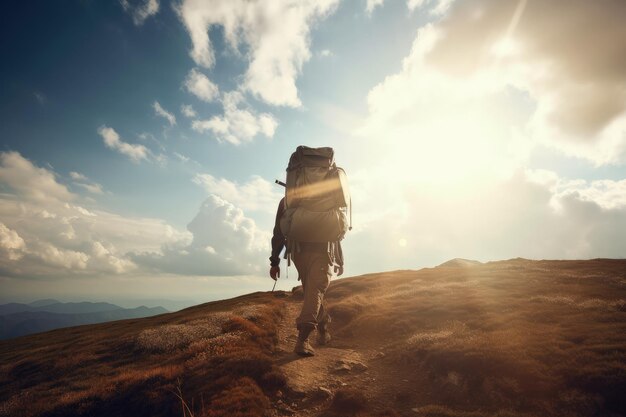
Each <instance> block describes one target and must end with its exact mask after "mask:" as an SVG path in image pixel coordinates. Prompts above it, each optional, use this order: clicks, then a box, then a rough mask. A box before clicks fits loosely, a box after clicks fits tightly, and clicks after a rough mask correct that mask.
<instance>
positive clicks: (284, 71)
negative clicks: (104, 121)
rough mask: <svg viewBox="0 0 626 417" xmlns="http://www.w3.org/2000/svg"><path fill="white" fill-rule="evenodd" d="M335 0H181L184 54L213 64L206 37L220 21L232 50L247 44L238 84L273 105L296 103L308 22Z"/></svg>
mask: <svg viewBox="0 0 626 417" xmlns="http://www.w3.org/2000/svg"><path fill="white" fill-rule="evenodd" d="M337 3H338V0H323V1H315V0H305V1H301V2H292V1H290V0H267V1H245V0H214V1H200V0H183V1H182V3H181V4H180V5H179V6H178V13H179V16H180V18H181V20H182V21H183V23H184V24H185V27H186V28H187V31H188V32H189V35H190V37H191V41H192V43H193V47H192V49H191V52H190V55H191V57H192V58H193V60H194V61H195V62H196V64H198V65H201V66H203V67H205V68H211V67H213V66H214V65H215V51H214V49H213V45H212V43H211V39H210V37H209V29H210V28H211V27H212V26H222V27H223V28H224V36H225V38H226V41H227V42H228V44H229V45H230V46H231V48H233V49H234V50H235V51H238V50H239V46H240V45H245V46H246V47H247V54H246V58H247V60H248V63H249V65H248V69H247V70H246V73H245V75H244V81H243V88H244V89H245V90H247V91H250V92H252V93H253V94H254V95H255V96H256V97H259V98H261V99H262V100H264V101H265V102H267V103H269V104H273V105H280V106H292V107H298V106H300V105H301V103H300V99H299V98H298V90H297V87H296V78H297V76H298V74H299V73H300V72H301V70H302V66H303V64H304V63H305V62H307V61H308V60H309V59H310V56H311V53H310V50H309V46H310V37H309V32H310V29H311V26H312V25H313V24H315V23H316V22H317V21H319V20H321V19H323V18H325V17H326V16H328V15H329V14H330V13H332V12H333V11H334V8H335V6H336V5H337Z"/></svg>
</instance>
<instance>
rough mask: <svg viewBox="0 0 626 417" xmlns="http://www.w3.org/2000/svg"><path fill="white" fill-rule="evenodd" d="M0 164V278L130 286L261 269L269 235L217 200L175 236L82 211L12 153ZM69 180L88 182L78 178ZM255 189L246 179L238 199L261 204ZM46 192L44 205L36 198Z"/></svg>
mask: <svg viewBox="0 0 626 417" xmlns="http://www.w3.org/2000/svg"><path fill="white" fill-rule="evenodd" d="M16 161H17V162H16ZM0 162H1V163H0V173H2V175H1V176H0V181H1V182H0V187H2V188H3V189H4V190H5V192H4V193H3V194H0V218H1V219H2V221H1V222H0V276H4V277H13V278H14V279H20V278H23V277H28V278H42V277H43V278H55V279H56V278H59V277H72V276H73V277H80V278H83V279H87V278H89V277H96V276H98V277H106V279H112V278H110V277H112V276H115V275H122V276H125V277H128V278H129V280H130V281H132V277H134V276H136V275H141V274H143V275H147V274H151V275H154V276H160V275H167V274H176V275H202V276H232V275H244V274H248V275H249V274H256V275H258V274H259V273H260V268H261V266H265V265H266V264H267V262H266V261H267V256H269V240H270V235H269V232H268V231H265V230H260V229H259V228H258V227H257V225H256V223H255V221H254V220H252V219H251V218H249V217H247V216H246V215H245V214H244V212H243V210H242V209H241V208H239V207H237V206H235V205H234V204H232V203H230V202H228V201H226V200H224V199H223V198H220V197H218V196H215V195H210V196H209V197H208V198H207V199H206V201H205V202H204V203H203V204H202V206H201V207H200V210H199V212H198V214H197V215H196V216H195V218H194V219H193V220H192V221H191V222H190V223H189V225H188V227H187V228H188V231H180V230H177V229H175V228H174V227H172V226H170V225H169V224H167V223H166V222H164V221H163V220H159V219H151V218H132V217H126V216H120V215H118V214H115V213H111V212H107V211H104V210H100V209H98V208H92V207H90V208H85V207H82V206H81V205H79V204H78V203H77V201H79V200H80V198H79V196H77V195H74V194H72V193H71V192H69V191H67V189H66V188H64V186H62V185H61V184H59V183H58V182H56V180H55V175H54V173H53V172H51V171H49V170H48V169H45V168H38V167H36V166H35V165H33V164H32V162H30V161H29V160H27V159H25V158H23V157H22V156H21V155H19V154H18V153H9V154H7V153H4V154H0ZM70 177H72V178H74V179H76V180H81V181H85V179H86V178H87V177H85V176H84V175H83V174H80V173H77V172H74V173H72V174H70ZM46 178H48V179H51V180H49V181H45V179H46ZM41 179H44V181H41V182H39V181H38V180H41ZM24 184H29V187H26V186H25V185H24ZM254 184H258V185H259V186H261V187H267V184H263V183H262V181H261V180H260V179H257V178H252V179H251V181H250V183H248V184H245V185H244V186H243V187H242V190H243V192H244V193H247V194H248V195H249V196H250V197H254V196H255V195H256V196H259V198H262V192H261V191H255V190H253V189H252V187H253V186H254ZM226 189H227V187H226ZM54 190H57V191H56V193H54ZM59 190H64V191H63V192H60V191H59ZM50 191H53V195H50V196H48V198H46V199H41V198H40V197H39V196H40V195H43V194H46V193H47V192H50ZM252 204H253V203H249V205H250V206H251V207H252ZM258 204H259V207H257V208H258V209H260V210H262V209H263V208H262V207H261V206H260V204H261V202H258ZM274 204H276V201H274ZM103 279H104V278H103Z"/></svg>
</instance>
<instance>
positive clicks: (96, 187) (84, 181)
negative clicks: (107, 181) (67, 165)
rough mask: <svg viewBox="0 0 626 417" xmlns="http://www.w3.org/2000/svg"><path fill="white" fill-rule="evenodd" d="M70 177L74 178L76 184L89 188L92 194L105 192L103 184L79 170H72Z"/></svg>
mask: <svg viewBox="0 0 626 417" xmlns="http://www.w3.org/2000/svg"><path fill="white" fill-rule="evenodd" d="M70 178H72V180H74V185H76V186H78V187H80V188H83V189H85V190H87V191H88V192H90V193H92V194H103V193H104V191H103V190H102V186H101V185H100V184H98V183H95V182H93V181H91V180H90V179H89V178H87V177H86V176H85V175H83V174H81V173H78V172H73V171H72V172H70Z"/></svg>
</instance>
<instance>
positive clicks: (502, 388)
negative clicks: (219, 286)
mask: <svg viewBox="0 0 626 417" xmlns="http://www.w3.org/2000/svg"><path fill="white" fill-rule="evenodd" d="M625 278H626V261H612V260H594V261H534V262H533V261H527V260H511V261H507V262H493V263H490V264H485V265H478V266H472V267H446V268H433V269H423V270H420V271H397V272H395V273H386V274H379V275H371V276H364V277H360V278H358V279H348V280H339V281H336V282H335V283H333V285H332V286H331V288H330V289H329V292H328V300H329V302H330V308H329V310H330V312H331V315H333V319H336V320H335V321H334V324H336V325H337V326H339V329H338V331H337V335H338V338H340V339H342V340H343V341H344V343H345V344H347V345H348V346H349V345H350V344H351V343H352V342H354V345H355V346H359V347H360V348H372V349H376V350H381V351H384V352H385V354H386V355H385V358H384V359H383V360H382V361H381V365H380V366H381V367H382V368H381V369H384V370H385V372H389V373H390V374H392V375H395V376H396V378H395V381H398V382H395V381H393V380H392V381H391V382H389V384H390V387H389V389H387V392H389V393H390V395H388V397H396V398H397V400H396V403H395V404H394V403H393V401H388V400H386V399H385V398H382V397H381V398H379V399H378V401H380V402H381V403H386V404H389V405H390V406H393V407H395V408H397V409H398V410H401V411H402V410H404V411H406V412H408V411H410V410H412V409H413V408H415V409H416V410H418V411H416V412H413V413H415V415H424V416H468V417H469V416H479V415H480V416H483V415H484V416H496V415H497V416H505V415H511V416H519V415H542V416H559V417H560V416H580V417H583V416H590V415H607V416H608V415H612V414H611V413H613V415H626V396H624V395H623V393H624V392H626V316H624V312H625V310H626V308H625V300H626V285H625ZM405 380H406V381H410V383H409V384H411V385H412V386H415V387H416V388H415V389H410V388H408V387H407V384H406V383H402V382H401V381H405ZM417 387H419V388H417ZM396 393H401V395H400V394H396Z"/></svg>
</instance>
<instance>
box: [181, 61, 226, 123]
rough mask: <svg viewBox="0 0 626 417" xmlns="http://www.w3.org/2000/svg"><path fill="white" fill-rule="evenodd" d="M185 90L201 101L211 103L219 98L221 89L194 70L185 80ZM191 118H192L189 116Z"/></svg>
mask: <svg viewBox="0 0 626 417" xmlns="http://www.w3.org/2000/svg"><path fill="white" fill-rule="evenodd" d="M185 88H186V89H187V91H189V92H190V93H191V94H193V95H195V96H196V97H198V98H199V99H200V100H203V101H206V102H210V101H213V100H215V99H216V98H218V97H219V94H220V93H219V89H218V88H217V85H215V84H213V83H212V82H211V80H209V78H208V77H207V76H206V75H204V74H203V73H201V72H200V71H198V70H197V69H195V68H193V69H192V70H191V71H189V74H187V78H185ZM188 117H191V116H188Z"/></svg>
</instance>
